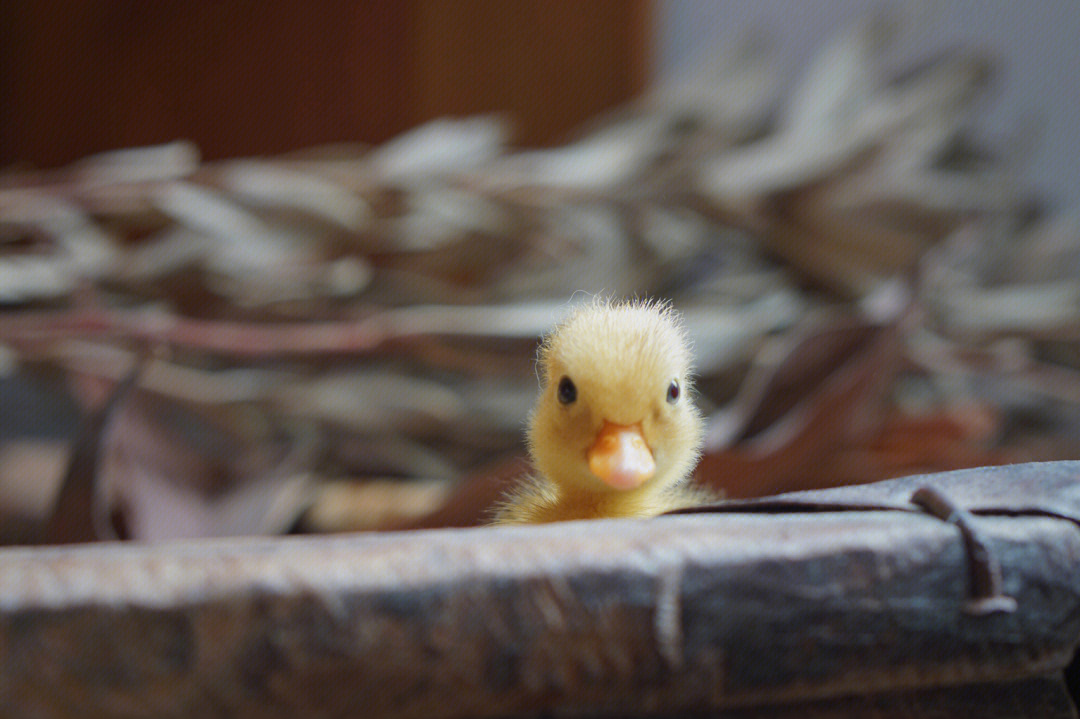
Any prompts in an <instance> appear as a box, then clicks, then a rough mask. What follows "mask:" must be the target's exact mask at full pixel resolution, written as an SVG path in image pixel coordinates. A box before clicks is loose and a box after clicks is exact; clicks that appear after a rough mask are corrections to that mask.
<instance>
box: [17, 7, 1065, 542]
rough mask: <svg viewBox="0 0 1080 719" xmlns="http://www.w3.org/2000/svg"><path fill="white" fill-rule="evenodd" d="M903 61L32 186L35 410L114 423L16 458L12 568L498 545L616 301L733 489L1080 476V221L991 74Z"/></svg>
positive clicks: (736, 65) (23, 294) (736, 59)
mask: <svg viewBox="0 0 1080 719" xmlns="http://www.w3.org/2000/svg"><path fill="white" fill-rule="evenodd" d="M896 34H897V29H896V28H895V27H893V26H891V25H889V24H888V23H886V22H880V21H877V20H870V21H867V22H864V23H860V24H858V25H856V26H855V27H854V28H853V29H851V30H849V31H846V32H844V33H843V34H842V35H840V36H839V37H838V38H837V39H836V40H835V42H833V43H832V44H831V45H829V46H827V47H825V48H823V49H822V51H821V52H820V53H819V54H818V56H817V58H816V60H815V62H813V63H812V64H811V65H810V66H809V67H807V68H806V70H805V75H804V77H803V78H802V79H801V80H800V82H799V83H798V84H797V85H796V86H795V87H794V89H793V90H791V91H789V92H784V93H781V90H780V88H781V85H782V83H781V80H782V78H781V77H779V73H778V72H777V71H776V69H775V63H774V62H773V59H772V56H771V55H770V53H769V52H768V50H767V48H765V47H764V46H762V45H759V44H756V43H753V42H748V43H747V44H746V45H745V46H742V47H735V48H730V49H729V50H728V51H727V54H725V55H723V56H720V57H717V58H715V61H713V62H710V63H707V64H704V65H702V66H701V67H699V68H698V69H697V72H696V73H695V74H694V75H692V76H689V77H684V78H682V79H680V80H679V81H676V82H671V83H668V84H665V85H662V86H657V87H655V88H654V89H653V90H652V91H651V92H650V93H649V94H648V95H647V96H645V97H642V98H640V99H639V100H638V101H636V102H635V103H633V104H632V105H631V106H629V107H626V108H623V109H621V110H620V111H619V112H617V113H614V114H612V115H611V116H609V117H605V118H600V119H598V120H597V121H596V122H595V123H594V124H593V125H592V126H591V127H589V128H587V129H585V130H584V131H583V132H582V134H581V135H580V139H579V140H577V141H576V142H573V143H570V144H567V145H565V146H562V147H559V148H556V149H550V150H539V151H518V150H515V149H513V148H512V147H511V145H510V141H511V138H510V134H509V130H508V125H507V123H506V122H504V121H503V120H502V119H500V118H498V117H474V118H465V119H455V120H440V121H436V122H433V123H431V124H428V125H425V126H422V127H419V128H416V129H415V130H413V131H411V132H408V133H405V134H404V135H402V136H400V137H398V138H397V139H395V140H393V141H391V142H388V143H386V144H385V145H382V146H380V147H373V148H366V147H329V148H319V149H316V150H310V151H305V152H300V153H297V154H294V155H289V156H284V157H274V158H266V159H262V158H260V159H246V160H237V161H229V162H220V163H212V164H202V163H200V161H199V157H198V152H197V149H196V148H195V147H193V146H191V145H189V144H186V143H182V142H179V143H175V144H171V145H167V146H161V147H153V148H144V149H133V150H127V151H120V152H116V153H111V154H108V155H103V156H97V157H92V158H89V159H87V160H85V161H83V162H81V163H79V164H77V165H74V166H71V167H68V168H66V169H64V170H61V171H54V172H48V173H37V174H33V173H26V172H21V173H9V174H8V175H6V176H5V175H0V243H2V244H0V298H2V299H3V302H4V310H3V313H2V314H0V348H2V355H3V360H4V361H3V366H4V367H5V369H6V370H7V372H8V376H9V380H8V381H9V382H10V381H21V380H23V379H25V378H27V377H34V378H36V381H37V382H39V383H44V385H45V386H47V387H51V388H52V390H53V391H55V392H58V393H65V394H69V395H70V396H71V397H74V398H75V399H76V400H77V402H79V404H80V406H81V407H82V408H83V410H84V411H85V412H86V413H87V415H89V414H90V413H91V412H92V411H93V410H94V409H95V408H97V407H100V406H101V405H102V404H103V402H104V401H105V400H106V399H107V398H111V402H110V404H109V405H108V411H107V412H104V413H102V412H99V413H98V415H97V420H96V421H94V422H90V423H89V424H87V426H86V429H85V431H84V432H83V434H82V438H81V439H80V440H79V441H78V442H76V443H75V444H74V446H73V448H71V443H70V442H68V441H42V440H41V439H40V438H34V437H30V436H6V437H3V438H0V439H2V441H3V445H2V446H0V511H2V512H3V516H4V517H5V518H6V531H5V536H6V538H7V540H8V541H28V540H29V539H41V538H42V537H44V538H45V539H49V540H53V541H57V540H64V539H87V538H91V537H110V536H117V535H119V536H127V537H142V538H162V537H173V536H193V535H224V534H240V533H253V532H258V533H265V532H282V531H287V530H296V529H299V530H302V531H331V530H339V529H375V528H383V529H385V528H398V527H409V526H434V525H461V524H470V523H476V522H478V521H481V520H482V518H483V512H484V509H485V507H486V506H487V505H488V504H489V503H490V502H491V501H492V500H493V499H494V498H495V497H496V496H497V495H498V492H499V490H500V487H501V486H503V483H504V482H505V480H506V478H507V477H511V476H514V475H515V474H516V473H519V472H521V471H523V467H524V465H523V464H522V461H521V456H522V452H523V450H522V441H521V434H522V429H523V425H524V421H525V418H526V416H527V413H528V410H529V408H530V406H531V404H532V401H533V398H534V395H535V392H536V378H535V376H534V368H533V364H532V361H533V356H534V350H535V343H536V338H537V336H538V335H539V334H540V333H541V332H543V331H544V330H545V329H547V328H548V327H549V326H550V325H551V324H552V323H554V322H555V321H556V320H557V319H558V318H559V317H560V316H561V315H562V314H563V313H564V312H565V311H566V310H567V309H568V307H570V305H571V304H572V303H573V302H575V301H581V300H582V299H584V298H585V295H586V294H587V293H605V294H615V295H632V294H638V295H648V296H661V297H668V298H671V299H672V300H673V301H674V303H675V305H676V307H677V308H679V309H680V310H681V311H682V312H683V313H684V315H685V317H686V321H687V323H688V325H689V329H690V332H691V334H692V336H693V339H694V342H695V352H696V356H697V363H698V373H699V375H700V377H699V396H698V397H697V401H698V403H699V405H700V406H701V407H702V409H703V410H704V411H705V413H706V414H707V416H708V417H709V430H708V444H707V454H706V458H705V459H704V461H703V463H702V466H701V468H700V469H699V473H698V474H699V479H700V481H703V482H707V483H711V484H713V485H714V486H716V487H718V488H722V489H724V490H725V491H726V492H727V493H728V494H729V495H731V496H746V495H754V494H765V493H770V492H775V491H780V490H785V489H796V488H802V487H810V486H825V485H833V484H842V483H851V482H864V481H872V480H875V479H880V478H883V477H887V476H895V475H899V474H904V473H910V472H913V471H920V470H936V469H948V468H954V467H961V466H970V465H978V464H988V463H997V462H1007V461H1022V460H1032V459H1051V458H1077V457H1078V456H1080V351H1078V350H1080V343H1078V341H1077V340H1078V339H1080V335H1078V331H1077V330H1078V328H1080V323H1078V319H1080V215H1078V214H1077V213H1075V212H1073V213H1066V214H1061V213H1058V212H1054V211H1048V210H1045V209H1043V208H1040V207H1039V206H1038V204H1037V203H1034V202H1032V201H1031V200H1030V198H1028V197H1026V196H1025V195H1024V192H1023V189H1022V188H1018V187H1017V186H1016V184H1017V183H1016V182H1015V181H1014V180H1013V178H1014V177H1015V175H1016V169H1017V165H1018V162H1019V161H1020V160H1022V157H1023V154H1024V142H1023V141H1021V142H1015V143H1012V146H1010V147H1005V146H1002V147H983V146H979V145H978V143H976V142H974V141H973V140H972V135H971V132H970V127H971V124H972V121H973V120H974V119H975V118H976V116H977V112H978V103H979V102H980V101H985V97H984V95H985V90H986V89H987V88H988V86H989V83H990V81H991V80H992V78H993V75H994V73H995V70H996V68H995V67H994V65H993V63H992V62H991V60H990V58H988V57H987V56H986V55H985V54H982V53H980V52H975V51H970V50H967V49H962V48H961V49H953V50H948V51H945V52H942V53H941V54H939V55H937V56H934V57H932V58H929V59H921V60H920V61H918V62H917V63H911V64H907V65H904V64H901V65H896V66H895V67H894V66H891V65H890V64H889V63H887V62H886V57H887V54H888V53H887V51H886V50H885V49H884V48H887V47H889V43H890V41H892V40H894V39H895V35H896ZM1020 139H1021V140H1023V138H1020ZM125 378H127V380H128V381H127V382H126V383H124V382H123V381H122V380H124V379H125ZM118 387H119V388H120V389H117V388H118ZM10 422H11V418H9V423H10ZM17 434H18V433H16V435H17ZM61 484H63V490H62V491H61V490H60V485H61ZM57 497H59V500H58V501H55V500H56V498H57ZM54 501H55V503H54ZM43 528H44V529H43ZM43 532H44V534H42V533H43Z"/></svg>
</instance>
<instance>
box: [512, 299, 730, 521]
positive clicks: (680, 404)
mask: <svg viewBox="0 0 1080 719" xmlns="http://www.w3.org/2000/svg"><path fill="white" fill-rule="evenodd" d="M538 364H539V372H538V376H539V379H540V382H541V392H540V396H539V398H538V400H537V403H536V407H535V408H534V409H533V412H532V414H531V416H530V418H529V426H528V431H527V440H528V447H529V454H530V455H531V458H532V463H533V467H534V469H535V471H536V474H535V475H533V476H531V477H529V478H526V479H525V480H524V481H523V482H522V483H521V484H520V485H519V486H518V487H517V488H516V489H514V490H512V491H511V492H510V493H509V495H508V496H507V497H506V498H505V499H504V501H503V503H502V504H501V505H500V506H499V507H498V508H497V509H496V512H495V516H494V523H495V524H529V523H541V522H558V521H564V520H571V519H589V518H599V517H647V516H652V515H656V514H660V513H662V512H665V511H668V510H671V509H676V508H679V507H684V506H688V505H692V504H697V503H700V502H703V501H706V500H709V499H713V497H712V496H711V495H709V494H708V493H707V492H705V490H698V489H694V488H690V487H687V486H686V481H685V480H686V478H687V475H688V474H689V473H690V471H691V470H693V468H694V466H695V464H696V463H697V459H698V455H699V452H700V447H701V442H702V436H703V429H702V419H701V415H700V413H699V412H698V410H697V409H696V408H695V407H694V404H693V402H691V400H690V390H691V377H690V369H691V368H690V348H689V346H688V342H687V338H686V333H685V330H684V329H683V327H682V324H681V320H680V318H679V316H678V314H677V313H676V312H675V310H673V309H672V307H671V305H670V304H668V303H666V302H649V301H629V302H612V301H609V300H598V301H596V302H594V303H592V304H589V305H586V306H583V307H582V308H580V309H578V310H577V311H575V312H574V313H573V314H571V316H570V317H569V318H567V319H566V320H565V321H564V322H563V323H562V324H561V325H560V326H558V327H556V328H555V329H554V330H553V331H552V332H551V333H550V334H549V335H547V336H546V337H545V338H544V341H543V343H542V344H541V347H540V352H539V358H538Z"/></svg>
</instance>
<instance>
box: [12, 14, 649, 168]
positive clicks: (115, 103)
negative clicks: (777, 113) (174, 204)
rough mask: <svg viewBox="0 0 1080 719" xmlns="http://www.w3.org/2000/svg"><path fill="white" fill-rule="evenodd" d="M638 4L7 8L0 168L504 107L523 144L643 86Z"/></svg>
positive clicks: (264, 145)
mask: <svg viewBox="0 0 1080 719" xmlns="http://www.w3.org/2000/svg"><path fill="white" fill-rule="evenodd" d="M651 36H652V27H651V8H650V3H649V1H648V0H632V1H626V0H621V1H620V0H588V1H587V2H569V1H565V2H564V1H557V0H549V1H545V0H515V1H514V2H506V1H503V0H430V1H427V2H425V1H423V0H406V1H403V2H392V1H388V2H381V3H376V2H363V3H358V2H349V1H348V0H322V1H320V2H316V3H300V2H289V3H279V2H269V3H267V2H257V1H253V0H225V1H222V2H191V1H190V0H183V1H180V0H154V1H153V2H146V1H145V0H97V1H95V2H84V1H82V0H14V1H10V0H9V1H6V2H3V3H0V167H2V166H4V165H9V164H11V163H14V162H26V163H30V164H33V165H38V166H54V165H58V164H62V163H66V162H70V161H71V160H74V159H77V158H79V157H82V156H84V155H87V154H89V153H93V152H98V151H101V150H106V149H112V148H118V147H128V146H133V145H141V144H150V143H157V142H163V141H168V140H172V139H177V138H188V139H191V140H194V141H195V142H196V143H197V144H198V145H199V147H200V148H201V149H202V151H203V153H204V156H205V157H207V158H218V157H228V156H246V155H258V154H269V153H277V152H283V151H288V150H294V149H298V148H301V147H305V146H308V145H312V144H319V143H326V142H335V141H363V142H380V141H382V140H385V139H387V138H388V137H390V136H392V135H394V134H395V133H397V132H400V131H401V130H403V129H406V128H408V127H410V126H413V125H415V124H417V123H419V122H422V121H424V120H427V119H430V118H433V117H438V116H442V115H446V114H453V115H460V114H469V113H476V112H482V111H491V110H509V111H511V112H512V113H513V116H514V117H515V118H516V120H517V122H518V134H517V138H518V140H519V141H520V142H522V143H523V144H544V143H550V142H556V141H559V140H560V139H564V138H565V136H566V133H567V131H568V130H570V129H571V128H573V127H574V126H575V125H577V124H578V123H580V122H581V121H582V120H584V119H586V118H588V117H590V116H592V115H594V114H595V113H597V112H598V111H601V110H603V109H605V108H608V107H611V106H613V105H616V104H618V103H619V102H620V101H622V100H625V99H627V98H629V97H631V96H633V95H634V94H635V93H636V92H638V91H639V90H640V89H641V88H643V86H644V84H645V82H646V80H647V75H648V68H649V64H650V59H651V57H650V55H651V51H650V45H651Z"/></svg>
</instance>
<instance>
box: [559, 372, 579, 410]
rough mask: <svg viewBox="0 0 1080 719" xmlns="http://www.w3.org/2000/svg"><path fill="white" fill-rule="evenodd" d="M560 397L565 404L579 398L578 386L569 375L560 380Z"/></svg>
mask: <svg viewBox="0 0 1080 719" xmlns="http://www.w3.org/2000/svg"><path fill="white" fill-rule="evenodd" d="M558 397H559V401H560V402H562V403H563V404H571V403H572V402H573V401H574V400H576V399H577V387H575V386H574V382H573V380H571V379H570V378H569V377H563V378H562V379H561V380H559V392H558Z"/></svg>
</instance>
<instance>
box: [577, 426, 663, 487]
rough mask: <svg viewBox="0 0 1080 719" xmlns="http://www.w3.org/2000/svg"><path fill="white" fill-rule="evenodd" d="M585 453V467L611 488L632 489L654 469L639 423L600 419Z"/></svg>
mask: <svg viewBox="0 0 1080 719" xmlns="http://www.w3.org/2000/svg"><path fill="white" fill-rule="evenodd" d="M586 456H587V457H588V460H589V471H591V472H592V473H593V474H595V475H596V476H597V477H598V478H599V479H600V480H601V481H602V482H604V483H605V484H608V485H610V486H611V487H614V488H615V489H635V488H637V487H640V486H641V485H642V484H644V483H645V481H646V480H647V479H649V478H650V477H652V476H653V474H654V473H655V472H656V460H654V459H653V456H652V452H651V451H650V450H649V445H648V443H647V442H646V441H645V436H644V435H643V434H642V433H641V425H640V424H634V425H622V424H612V423H611V422H604V426H603V427H601V428H600V433H599V434H597V435H596V441H595V442H593V445H592V446H591V447H589V450H588V452H587V453H586Z"/></svg>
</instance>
